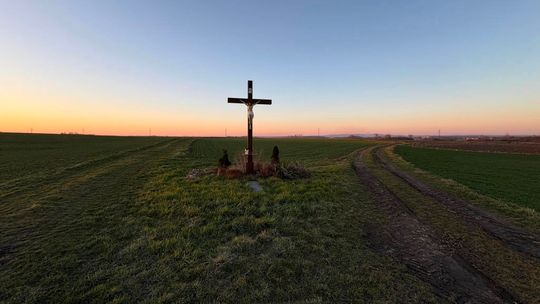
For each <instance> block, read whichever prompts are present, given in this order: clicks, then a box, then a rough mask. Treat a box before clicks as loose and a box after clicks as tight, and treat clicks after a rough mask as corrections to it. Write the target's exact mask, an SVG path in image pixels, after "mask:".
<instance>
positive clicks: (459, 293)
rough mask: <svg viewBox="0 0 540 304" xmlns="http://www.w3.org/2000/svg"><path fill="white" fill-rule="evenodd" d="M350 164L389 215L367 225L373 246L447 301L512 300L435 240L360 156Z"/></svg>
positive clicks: (486, 301) (503, 291)
mask: <svg viewBox="0 0 540 304" xmlns="http://www.w3.org/2000/svg"><path fill="white" fill-rule="evenodd" d="M363 153H370V151H369V150H367V151H364V152H363ZM354 167H355V170H356V173H357V175H358V176H359V178H360V179H361V180H362V182H363V183H364V184H365V185H366V186H367V187H368V189H369V190H370V191H371V192H372V193H373V195H374V196H375V199H376V201H377V202H378V204H379V206H380V207H381V209H382V210H383V211H384V212H385V213H386V215H387V216H388V217H389V221H388V224H387V225H384V226H381V227H371V229H369V233H368V235H369V237H370V240H371V241H372V242H373V245H374V246H375V247H376V248H378V249H380V250H382V251H383V252H384V253H387V254H390V255H392V256H394V257H395V258H398V259H400V260H401V261H402V262H403V263H404V264H405V265H407V267H408V268H409V269H410V270H411V271H412V272H413V273H415V275H417V276H418V277H419V278H420V279H422V280H424V281H426V282H428V283H429V284H431V285H432V286H433V288H434V291H435V292H436V293H437V294H438V295H439V296H440V297H442V298H445V299H447V300H449V301H451V302H455V303H513V302H515V299H514V297H513V296H512V295H511V294H509V293H508V292H507V291H505V290H504V289H502V288H500V287H499V286H497V285H496V283H495V282H493V281H491V280H490V279H489V278H487V277H486V276H484V275H483V274H482V273H480V272H479V271H477V270H476V269H475V268H474V267H472V266H471V265H470V264H469V263H468V262H467V261H466V260H465V259H463V258H462V257H460V256H459V254H457V253H456V252H454V251H453V250H452V249H451V248H448V247H447V246H445V245H444V243H443V242H442V241H440V240H438V239H437V237H436V234H435V232H434V231H433V230H432V228H430V227H429V226H427V225H425V224H423V223H421V222H420V221H419V220H418V218H417V217H416V216H415V215H414V213H413V212H412V211H411V210H410V209H408V208H407V206H406V205H405V204H404V203H403V201H401V199H400V198H399V197H397V196H396V195H394V194H393V193H392V192H391V191H390V190H389V189H388V188H387V187H386V186H385V185H384V184H383V183H382V182H380V181H379V180H378V179H377V178H376V177H375V176H374V175H373V174H372V173H370V172H369V170H368V169H367V168H366V166H365V164H364V163H363V161H362V159H361V158H360V157H358V158H357V159H356V160H355V161H354Z"/></svg>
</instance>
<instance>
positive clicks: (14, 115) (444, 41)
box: [0, 0, 540, 136]
mask: <svg viewBox="0 0 540 304" xmlns="http://www.w3.org/2000/svg"><path fill="white" fill-rule="evenodd" d="M248 79H253V81H254V97H256V98H271V99H273V105H271V106H257V107H255V121H254V126H255V134H256V135H259V136H261V135H265V136H269V135H290V134H304V135H309V134H316V133H317V129H318V128H320V132H321V134H338V133H392V134H418V135H420V134H424V135H429V134H435V133H436V132H437V130H438V129H441V132H442V134H507V133H508V134H540V1H538V0H531V1H527V0H520V1H508V0H505V1H495V0H489V1H474V0H473V1H471V0H462V1H448V0H441V1H436V0H425V1H24V0H21V1H12V0H0V131H2V132H30V130H31V129H33V132H43V133H59V132H79V133H80V132H82V131H83V129H84V132H85V133H92V134H117V135H147V134H148V132H149V129H151V130H152V131H151V132H152V134H154V135H195V136H198V135H201V136H210V135H212V136H214V135H217V136H222V135H224V134H225V129H226V128H227V131H228V135H245V133H246V109H245V107H244V106H243V105H238V104H227V102H226V99H227V97H244V96H246V82H247V80H248Z"/></svg>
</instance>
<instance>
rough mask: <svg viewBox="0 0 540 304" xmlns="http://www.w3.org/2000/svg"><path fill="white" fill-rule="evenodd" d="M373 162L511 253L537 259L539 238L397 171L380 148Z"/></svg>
mask: <svg viewBox="0 0 540 304" xmlns="http://www.w3.org/2000/svg"><path fill="white" fill-rule="evenodd" d="M374 159H375V162H377V163H378V164H379V165H380V166H382V167H383V168H384V169H386V170H387V171H389V172H390V173H392V174H393V175H395V176H397V177H398V178H400V179H401V180H403V181H404V182H405V183H407V184H408V185H410V186H411V187H412V188H414V189H416V190H417V191H419V192H420V193H422V194H424V195H426V196H429V197H431V198H433V199H434V200H436V201H437V202H439V203H441V204H443V205H445V206H446V207H447V208H448V209H450V210H452V211H453V212H455V213H457V214H459V215H460V217H462V218H463V219H464V220H465V221H466V222H469V223H473V224H474V225H477V226H479V227H481V228H482V229H483V230H484V231H485V232H487V233H488V234H490V235H491V236H493V237H495V238H497V239H499V240H501V241H502V242H504V243H505V244H506V245H508V246H509V247H511V248H513V249H514V250H517V251H519V252H522V253H524V254H526V255H529V256H532V257H535V258H540V237H538V236H537V235H534V234H531V233H529V232H528V231H525V230H524V229H521V228H519V227H516V226H514V225H512V224H510V223H508V222H507V221H505V220H503V219H500V218H498V217H497V216H495V215H494V214H491V213H489V212H487V211H485V210H482V209H480V208H478V207H476V206H474V205H473V204H471V203H469V202H467V201H465V200H463V199H461V198H459V197H456V196H454V195H452V194H449V193H447V192H443V191H440V190H438V189H435V188H433V187H431V186H429V185H428V184H426V183H424V182H422V181H420V180H418V179H417V178H415V177H413V176H412V175H411V174H409V173H406V172H404V171H403V170H400V169H398V168H397V167H396V166H394V165H393V164H392V163H391V162H390V161H389V160H388V159H387V158H386V157H385V156H384V154H383V150H382V149H381V148H376V150H375V153H374Z"/></svg>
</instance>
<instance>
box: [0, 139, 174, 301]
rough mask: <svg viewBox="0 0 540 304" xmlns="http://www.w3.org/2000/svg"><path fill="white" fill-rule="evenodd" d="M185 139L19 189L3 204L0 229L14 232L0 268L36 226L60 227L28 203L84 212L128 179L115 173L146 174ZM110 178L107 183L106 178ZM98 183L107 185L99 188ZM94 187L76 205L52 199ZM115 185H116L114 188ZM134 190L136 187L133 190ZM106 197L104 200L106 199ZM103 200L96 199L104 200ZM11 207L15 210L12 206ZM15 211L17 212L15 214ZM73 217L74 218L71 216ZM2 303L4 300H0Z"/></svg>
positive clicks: (5, 241) (4, 244)
mask: <svg viewBox="0 0 540 304" xmlns="http://www.w3.org/2000/svg"><path fill="white" fill-rule="evenodd" d="M182 143H183V139H174V140H167V141H163V142H160V143H158V144H152V145H149V146H144V147H142V148H140V149H136V150H131V151H128V153H125V152H122V153H120V154H119V155H120V156H121V157H114V158H111V159H108V158H107V160H106V161H100V162H96V163H93V166H84V167H81V169H80V170H78V171H74V172H71V174H69V175H65V176H64V175H62V176H59V177H58V179H57V180H54V181H53V182H51V183H50V184H40V185H39V186H36V187H34V188H33V189H32V190H27V189H24V191H23V190H21V191H19V192H17V195H11V196H10V197H8V198H9V200H6V201H4V204H3V205H0V231H2V230H5V231H10V234H9V235H8V234H5V235H3V236H2V237H0V241H1V242H0V267H1V266H2V265H3V264H5V263H7V261H8V256H9V254H12V253H14V252H16V250H17V248H18V247H20V246H21V245H24V244H25V243H31V240H32V238H34V237H38V236H39V231H38V230H37V229H36V227H38V226H42V227H43V226H47V227H48V230H50V231H52V230H53V229H56V228H55V227H56V226H57V223H56V222H57V221H59V220H60V219H59V218H56V217H43V216H42V214H35V215H29V214H28V213H29V212H32V210H31V208H30V210H28V207H27V206H26V205H24V204H33V203H35V202H39V203H40V204H42V205H45V206H47V208H56V209H55V210H56V211H57V212H58V213H59V214H63V218H66V217H68V216H67V215H66V214H65V213H66V212H67V213H70V214H71V213H73V214H78V213H81V212H83V211H84V210H85V209H86V208H88V206H87V205H85V204H82V202H83V201H84V202H93V201H92V198H95V197H96V196H98V195H100V191H102V190H104V189H111V187H113V186H114V185H121V184H122V182H124V179H127V177H126V178H124V177H122V176H121V175H118V176H116V178H112V179H109V176H110V175H112V172H117V171H119V170H123V171H125V172H129V174H127V173H126V174H127V176H129V177H132V176H136V175H137V174H143V173H142V172H144V170H143V168H146V167H148V166H149V164H150V163H155V162H156V161H157V160H158V159H160V157H163V155H166V154H167V153H171V151H173V149H175V148H176V146H178V145H182ZM104 180H105V181H107V182H106V183H103V181H104ZM97 183H102V184H103V185H101V186H99V187H96V186H95V185H96V184H97ZM85 187H87V188H90V187H94V188H91V190H88V191H85V192H84V195H82V196H81V198H80V199H77V200H75V202H76V203H74V204H64V205H61V206H59V205H58V204H57V203H56V202H55V201H54V200H51V198H50V197H49V195H50V194H51V193H58V194H59V195H60V196H59V197H60V198H61V200H62V201H63V200H65V197H64V196H65V195H66V194H65V193H68V192H70V191H73V189H80V188H85ZM113 188H114V187H113ZM129 190H130V191H132V189H129ZM108 193H109V194H114V195H117V194H118V193H117V191H112V190H111V191H109V192H108ZM42 197H44V198H42ZM106 199H107V197H104V198H103V200H106ZM103 200H96V201H97V202H102V201H103ZM19 201H23V202H24V204H15V203H18V202H19ZM17 207H19V208H21V209H23V210H22V211H20V212H19V213H14V211H13V210H12V209H13V208H17ZM9 208H11V209H9ZM11 214H15V215H11ZM29 216H36V218H34V220H33V221H32V222H31V225H28V223H26V222H25V223H22V224H19V221H23V220H24V219H25V218H27V217H29ZM71 218H73V217H71ZM0 302H1V301H0Z"/></svg>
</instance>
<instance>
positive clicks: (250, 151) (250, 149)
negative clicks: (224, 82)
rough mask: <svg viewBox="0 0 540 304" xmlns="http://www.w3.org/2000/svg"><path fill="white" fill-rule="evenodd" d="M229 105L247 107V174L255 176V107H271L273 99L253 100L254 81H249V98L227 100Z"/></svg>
mask: <svg viewBox="0 0 540 304" xmlns="http://www.w3.org/2000/svg"><path fill="white" fill-rule="evenodd" d="M227 102H228V103H243V104H245V105H246V106H247V113H248V147H247V162H246V173H247V174H253V173H255V171H254V170H253V106H254V105H257V104H264V105H271V104H272V100H271V99H253V81H252V80H248V98H247V99H245V98H231V97H229V98H227Z"/></svg>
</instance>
